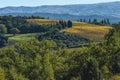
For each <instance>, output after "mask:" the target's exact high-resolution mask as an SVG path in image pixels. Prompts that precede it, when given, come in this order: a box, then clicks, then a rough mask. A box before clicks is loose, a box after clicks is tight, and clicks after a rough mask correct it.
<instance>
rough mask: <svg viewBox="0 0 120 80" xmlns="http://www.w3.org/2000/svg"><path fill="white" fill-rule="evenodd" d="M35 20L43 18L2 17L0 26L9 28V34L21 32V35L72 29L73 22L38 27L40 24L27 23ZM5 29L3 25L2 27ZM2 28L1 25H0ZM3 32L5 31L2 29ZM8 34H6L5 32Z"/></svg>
mask: <svg viewBox="0 0 120 80" xmlns="http://www.w3.org/2000/svg"><path fill="white" fill-rule="evenodd" d="M35 18H41V19H43V18H42V17H35V16H31V17H21V16H16V17H12V16H1V17H0V24H4V25H5V26H6V28H7V30H8V31H7V33H8V34H9V33H16V30H15V29H17V32H18V30H19V32H20V33H36V32H47V31H50V30H54V29H56V28H57V29H64V28H66V27H72V22H71V21H70V20H69V21H59V22H58V23H56V24H54V25H52V24H51V25H38V24H34V23H30V22H28V21H27V19H35ZM2 27H3V25H2ZM0 28H1V25H0ZM13 29H14V30H13ZM2 31H4V30H3V29H2ZM4 33H6V32H4Z"/></svg>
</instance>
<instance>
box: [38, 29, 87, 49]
mask: <svg viewBox="0 0 120 80" xmlns="http://www.w3.org/2000/svg"><path fill="white" fill-rule="evenodd" d="M38 39H39V40H53V41H55V42H56V43H57V45H58V46H60V47H78V46H81V44H85V43H88V42H89V40H88V39H86V38H83V37H80V36H79V35H74V34H70V33H63V32H59V30H53V31H50V32H47V33H45V34H41V35H40V36H39V37H38Z"/></svg>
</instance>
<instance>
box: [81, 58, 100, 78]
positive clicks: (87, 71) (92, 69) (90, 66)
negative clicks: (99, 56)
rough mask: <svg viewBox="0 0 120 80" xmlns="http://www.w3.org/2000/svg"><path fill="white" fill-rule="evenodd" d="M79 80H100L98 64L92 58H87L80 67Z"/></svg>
mask: <svg viewBox="0 0 120 80" xmlns="http://www.w3.org/2000/svg"><path fill="white" fill-rule="evenodd" d="M81 80H100V72H99V66H98V62H97V61H96V59H94V58H89V59H88V60H87V61H86V62H85V63H84V64H83V66H82V69H81Z"/></svg>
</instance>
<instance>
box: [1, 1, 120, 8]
mask: <svg viewBox="0 0 120 80" xmlns="http://www.w3.org/2000/svg"><path fill="white" fill-rule="evenodd" d="M113 1H120V0H0V7H7V6H41V5H68V4H93V3H101V2H113Z"/></svg>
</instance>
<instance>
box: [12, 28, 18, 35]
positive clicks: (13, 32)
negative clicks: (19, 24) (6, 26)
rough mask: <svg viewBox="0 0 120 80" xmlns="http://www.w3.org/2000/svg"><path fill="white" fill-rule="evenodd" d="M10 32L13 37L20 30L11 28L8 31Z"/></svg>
mask: <svg viewBox="0 0 120 80" xmlns="http://www.w3.org/2000/svg"><path fill="white" fill-rule="evenodd" d="M10 32H11V33H12V34H14V35H15V34H18V33H20V30H19V29H17V28H12V29H10Z"/></svg>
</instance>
